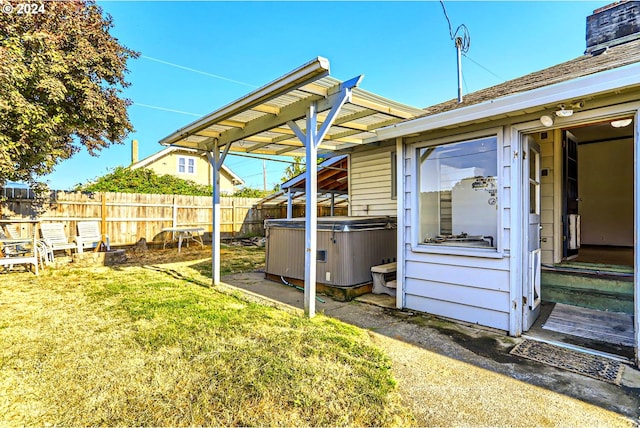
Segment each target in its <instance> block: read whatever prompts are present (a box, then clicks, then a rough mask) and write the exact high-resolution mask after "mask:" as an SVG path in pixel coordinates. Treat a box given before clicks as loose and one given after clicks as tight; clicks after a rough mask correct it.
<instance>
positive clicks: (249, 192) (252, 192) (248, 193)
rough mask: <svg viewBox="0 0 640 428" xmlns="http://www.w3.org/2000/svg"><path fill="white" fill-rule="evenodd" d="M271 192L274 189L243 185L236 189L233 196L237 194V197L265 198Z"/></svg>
mask: <svg viewBox="0 0 640 428" xmlns="http://www.w3.org/2000/svg"><path fill="white" fill-rule="evenodd" d="M271 193H273V191H268V190H260V189H256V188H254V187H243V188H241V189H239V190H236V191H235V192H234V193H233V195H232V196H235V197H236V198H264V197H265V196H267V195H269V194H271Z"/></svg>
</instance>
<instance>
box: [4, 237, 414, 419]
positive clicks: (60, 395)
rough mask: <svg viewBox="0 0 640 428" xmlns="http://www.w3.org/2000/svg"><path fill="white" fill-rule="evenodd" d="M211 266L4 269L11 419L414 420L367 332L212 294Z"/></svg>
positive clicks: (197, 262)
mask: <svg viewBox="0 0 640 428" xmlns="http://www.w3.org/2000/svg"><path fill="white" fill-rule="evenodd" d="M226 250H227V251H229V252H228V253H227V254H223V263H225V264H226V269H228V271H230V270H232V269H237V268H238V269H239V267H238V266H237V265H236V264H234V263H232V260H233V257H230V255H231V256H232V255H233V254H234V252H233V251H234V249H229V248H227V249H226ZM244 250H246V249H242V248H241V249H240V250H239V251H244ZM250 251H253V250H250ZM243 254H244V253H243ZM241 255H242V254H241ZM244 255H245V256H246V254H244ZM254 256H255V254H253V253H250V254H249V257H254ZM239 258H240V259H241V258H242V257H239ZM174 259H175V250H174ZM262 260H264V259H262ZM244 263H248V262H246V261H242V262H241V264H244ZM207 264H208V265H209V272H210V263H207V261H206V260H204V261H202V260H198V259H197V258H193V257H191V260H190V261H187V262H184V263H175V264H173V265H170V266H169V267H167V266H156V268H149V267H148V266H147V267H145V266H137V265H135V264H129V265H127V266H120V267H117V268H115V269H111V268H105V267H101V268H93V269H79V268H75V269H74V268H71V267H68V268H62V269H56V270H53V269H47V270H46V271H44V272H43V273H42V275H40V276H38V277H35V276H33V275H32V274H29V273H11V274H6V275H0V302H2V303H0V344H1V345H2V346H1V348H2V350H1V351H0V390H2V391H4V392H5V393H4V394H2V395H1V396H0V424H2V425H14V426H15V425H44V424H59V425H127V426H133V425H154V426H159V425H163V426H166V425H171V426H177V425H225V426H228V425H287V426H291V425H296V426H298V425H300V426H310V425H314V426H319V425H359V426H360V425H366V426H372V425H376V426H380V425H406V424H410V423H412V418H411V416H410V415H409V414H408V413H407V411H406V410H405V409H404V408H403V407H401V405H400V404H399V403H400V402H399V398H398V396H397V393H396V389H395V383H394V381H393V379H392V377H391V374H390V361H389V359H388V358H387V357H386V356H385V355H383V354H382V352H381V351H380V350H379V349H378V348H377V347H375V346H374V345H373V344H372V343H371V342H370V339H369V337H368V335H367V334H366V333H365V332H364V331H362V330H360V329H358V328H355V327H352V326H349V325H346V324H343V323H341V322H338V321H335V320H331V319H329V318H326V317H323V316H318V317H316V318H314V319H313V320H308V319H305V318H303V317H301V316H297V315H294V314H290V313H286V312H283V311H280V310H277V309H274V308H270V307H266V306H262V305H259V304H256V303H251V302H249V301H246V300H243V299H242V298H241V297H240V296H235V295H228V294H225V293H222V292H220V291H218V290H216V289H211V288H209V287H207V286H203V285H207V284H208V283H209V282H210V279H208V278H207V277H206V276H202V275H201V273H200V272H206V271H207V267H206V266H207ZM230 265H233V266H232V267H231V268H230V267H229V266H230ZM223 270H224V269H223ZM167 272H173V273H176V275H167Z"/></svg>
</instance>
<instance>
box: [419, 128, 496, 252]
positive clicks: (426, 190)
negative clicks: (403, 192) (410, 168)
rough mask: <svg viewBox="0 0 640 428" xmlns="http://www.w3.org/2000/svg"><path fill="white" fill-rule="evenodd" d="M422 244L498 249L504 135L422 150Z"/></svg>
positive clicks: (420, 206)
mask: <svg viewBox="0 0 640 428" xmlns="http://www.w3.org/2000/svg"><path fill="white" fill-rule="evenodd" d="M416 156H417V167H418V174H417V176H418V189H417V194H418V204H417V205H418V220H419V226H418V233H419V236H418V244H420V245H430V246H442V247H467V248H468V247H475V248H488V249H491V248H492V249H496V248H497V244H498V243H497V238H498V184H499V183H498V138H497V136H495V135H494V136H487V137H482V138H475V139H469V140H464V141H456V142H452V143H447V144H442V145H438V146H430V147H421V148H418V149H417V152H416Z"/></svg>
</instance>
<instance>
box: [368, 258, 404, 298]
mask: <svg viewBox="0 0 640 428" xmlns="http://www.w3.org/2000/svg"><path fill="white" fill-rule="evenodd" d="M396 268H397V265H396V262H393V263H386V264H383V265H378V266H372V267H371V276H372V277H373V289H372V290H371V292H372V293H374V294H388V295H389V296H395V295H396V288H397V286H398V282H397V281H396Z"/></svg>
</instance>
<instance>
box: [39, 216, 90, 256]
mask: <svg viewBox="0 0 640 428" xmlns="http://www.w3.org/2000/svg"><path fill="white" fill-rule="evenodd" d="M40 234H41V235H42V240H43V241H44V242H45V243H46V244H47V247H49V248H50V249H51V253H52V254H53V252H54V251H58V250H64V251H65V253H66V252H67V251H69V253H71V250H73V249H75V250H76V251H77V252H80V250H79V247H78V244H77V243H73V242H69V238H68V237H67V234H66V233H65V231H64V224H62V223H42V224H40Z"/></svg>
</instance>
